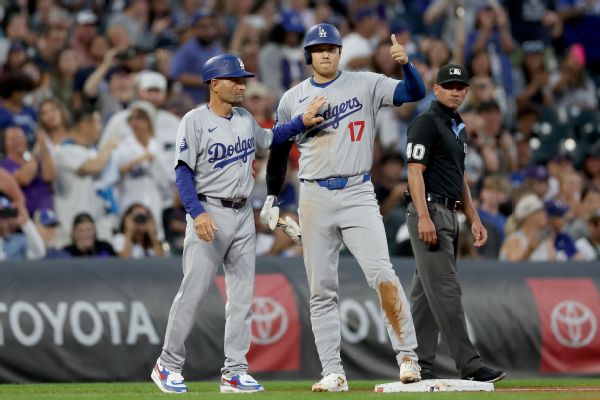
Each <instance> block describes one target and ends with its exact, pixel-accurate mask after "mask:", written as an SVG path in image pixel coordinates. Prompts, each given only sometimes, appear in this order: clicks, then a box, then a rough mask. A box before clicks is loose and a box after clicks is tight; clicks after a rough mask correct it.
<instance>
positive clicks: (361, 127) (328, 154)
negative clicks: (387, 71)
mask: <svg viewBox="0 0 600 400" xmlns="http://www.w3.org/2000/svg"><path fill="white" fill-rule="evenodd" d="M399 82H400V81H398V80H395V79H392V78H389V77H387V76H385V75H381V74H376V73H373V72H349V71H340V73H339V75H338V77H337V78H335V79H334V80H332V81H330V82H327V83H324V84H318V83H316V82H315V81H314V80H313V78H312V77H311V78H309V79H306V80H304V81H303V82H301V83H299V84H298V85H297V86H295V87H293V88H292V89H290V90H288V91H287V92H286V93H285V94H284V95H283V97H282V98H281V101H280V103H279V107H278V109H277V122H276V123H277V124H278V125H279V124H283V123H287V122H289V121H290V120H291V119H293V118H294V117H296V116H297V115H299V114H302V113H303V112H304V111H305V110H306V107H307V106H308V103H309V102H310V101H311V100H312V99H313V98H314V97H315V96H325V98H326V99H327V101H328V103H327V104H326V107H327V108H324V109H323V108H322V109H321V110H320V112H319V114H317V115H318V116H322V117H323V118H324V119H325V120H324V121H323V122H322V123H320V124H319V125H316V126H314V127H310V128H307V129H306V130H305V131H304V132H303V133H301V134H300V135H298V136H296V137H295V140H296V145H297V146H298V150H299V151H300V168H299V171H298V172H299V173H298V176H299V177H300V179H309V180H312V179H324V178H330V177H337V176H353V175H358V174H362V173H365V172H367V171H370V169H371V165H372V163H373V142H374V140H375V116H376V114H377V111H378V110H379V109H380V108H381V107H383V106H388V105H392V104H393V98H394V91H395V90H396V86H398V83H399Z"/></svg>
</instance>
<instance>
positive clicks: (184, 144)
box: [179, 138, 189, 153]
mask: <svg viewBox="0 0 600 400" xmlns="http://www.w3.org/2000/svg"><path fill="white" fill-rule="evenodd" d="M188 148H189V147H188V144H187V140H185V138H183V140H182V141H181V144H180V145H179V152H180V153H183V152H184V151H186V150H187V149H188Z"/></svg>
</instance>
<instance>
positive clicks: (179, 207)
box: [163, 191, 264, 256]
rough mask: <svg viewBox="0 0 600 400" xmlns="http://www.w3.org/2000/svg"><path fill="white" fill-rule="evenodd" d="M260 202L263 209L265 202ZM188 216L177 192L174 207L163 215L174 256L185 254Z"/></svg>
mask: <svg viewBox="0 0 600 400" xmlns="http://www.w3.org/2000/svg"><path fill="white" fill-rule="evenodd" d="M260 201H261V208H262V203H263V201H262V200H260ZM259 211H260V210H259ZM186 215H187V213H186V211H185V208H184V207H183V204H182V203H181V199H180V198H179V193H178V192H177V191H176V192H175V200H174V202H173V207H171V208H169V209H166V210H165V212H164V213H163V226H164V228H165V241H166V242H167V244H168V245H169V251H170V253H171V254H173V255H177V256H181V255H182V254H183V241H184V239H185V229H186V226H187V221H186V217H185V216H186ZM263 225H264V224H263Z"/></svg>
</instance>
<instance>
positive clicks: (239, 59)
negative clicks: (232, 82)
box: [238, 58, 246, 70]
mask: <svg viewBox="0 0 600 400" xmlns="http://www.w3.org/2000/svg"><path fill="white" fill-rule="evenodd" d="M238 61H239V62H240V68H241V69H243V70H245V69H246V67H244V63H243V62H242V59H241V58H238Z"/></svg>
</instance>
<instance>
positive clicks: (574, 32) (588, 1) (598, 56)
mask: <svg viewBox="0 0 600 400" xmlns="http://www.w3.org/2000/svg"><path fill="white" fill-rule="evenodd" d="M556 9H557V11H558V14H559V15H560V18H561V19H562V21H563V23H564V34H563V36H562V39H563V42H564V44H565V45H566V46H570V45H573V44H575V43H581V44H582V45H583V48H584V50H585V57H586V59H587V63H588V69H589V71H590V72H592V73H593V74H594V75H596V77H597V78H599V77H600V46H598V43H600V29H598V26H600V5H599V3H598V1H597V0H557V1H556Z"/></svg>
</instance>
